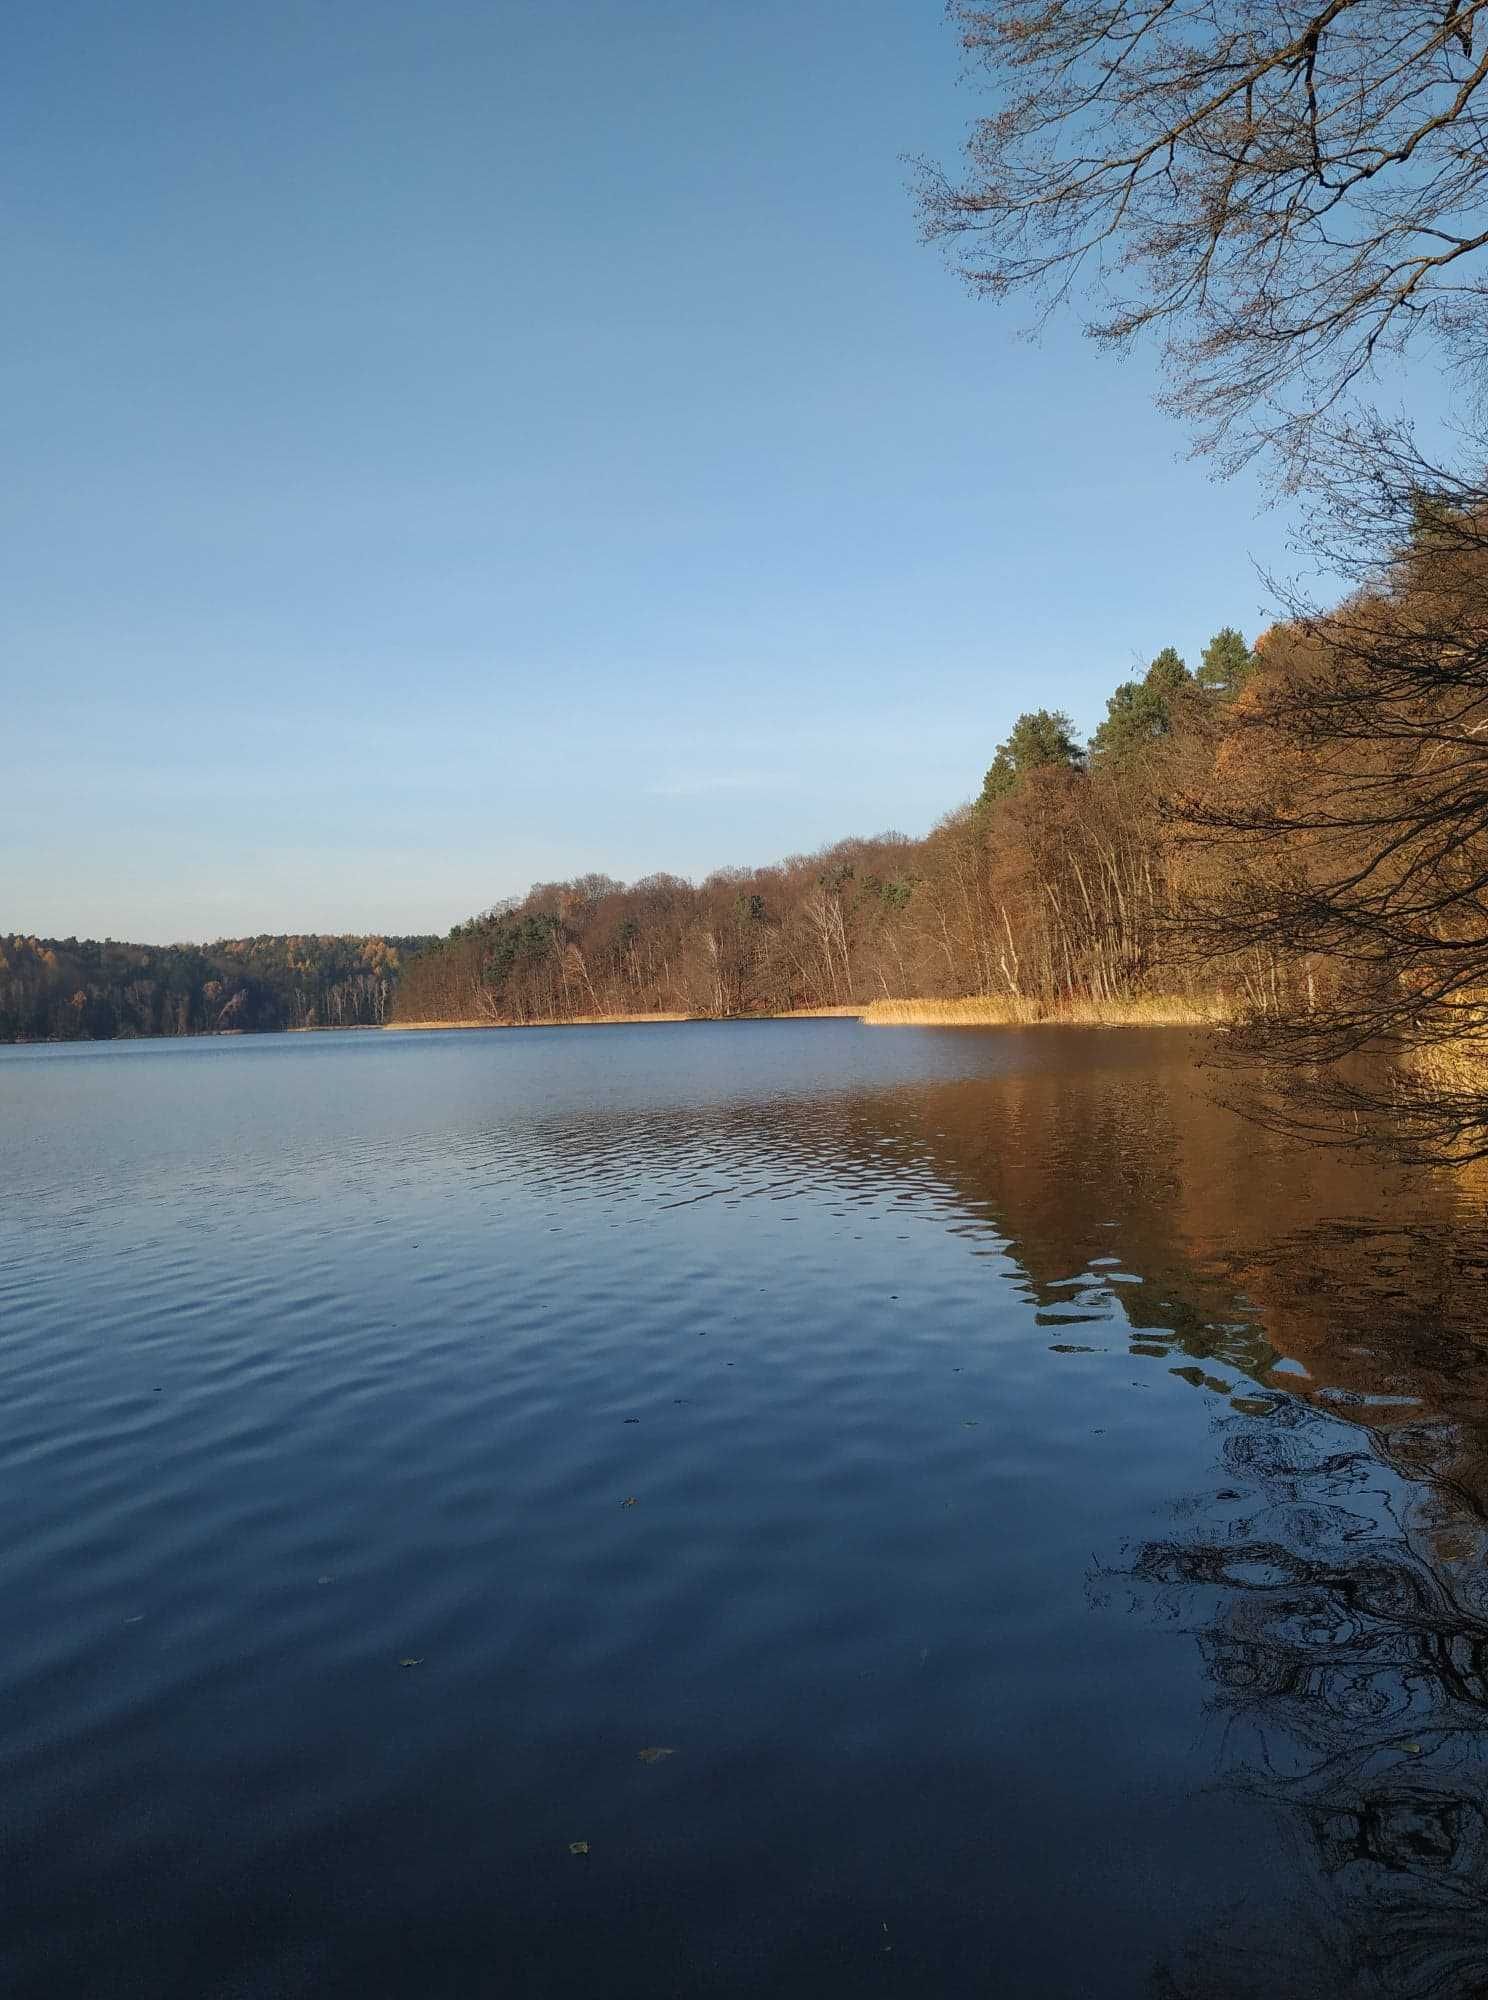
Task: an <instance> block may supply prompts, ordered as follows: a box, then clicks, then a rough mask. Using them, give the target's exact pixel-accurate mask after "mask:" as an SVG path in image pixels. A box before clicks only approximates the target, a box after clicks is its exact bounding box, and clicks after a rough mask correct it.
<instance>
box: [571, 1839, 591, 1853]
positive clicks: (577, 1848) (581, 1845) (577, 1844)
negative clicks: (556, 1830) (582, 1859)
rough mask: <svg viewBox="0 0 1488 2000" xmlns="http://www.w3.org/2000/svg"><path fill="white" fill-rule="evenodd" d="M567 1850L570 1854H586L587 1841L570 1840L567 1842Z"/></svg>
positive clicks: (587, 1848)
mask: <svg viewBox="0 0 1488 2000" xmlns="http://www.w3.org/2000/svg"><path fill="white" fill-rule="evenodd" d="M568 1851H569V1853H570V1854H587V1853H588V1852H589V1843H588V1841H587V1840H571V1841H570V1842H569V1843H568Z"/></svg>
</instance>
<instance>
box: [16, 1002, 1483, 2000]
mask: <svg viewBox="0 0 1488 2000" xmlns="http://www.w3.org/2000/svg"><path fill="white" fill-rule="evenodd" d="M1201 1053H1202V1045H1201V1044H1198V1043H1196V1042H1194V1041H1192V1040H1190V1039H1189V1038H1188V1037H1185V1036H1184V1035H1181V1034H1173V1033H1168V1034H1148V1033H1138V1032H1134V1031H1116V1032H1105V1033H1102V1032H1099V1031H1078V1030H1054V1029H1043V1030H1038V1029H1036V1030H1033V1031H1029V1032H1007V1031H987V1032H971V1031H965V1030H961V1031H942V1032H935V1031H920V1030H883V1029H877V1030H875V1029H869V1028H864V1027H862V1026H860V1025H859V1024H858V1023H856V1022H852V1021H802V1022H788V1023H771V1022H760V1023H734V1024H685V1025H680V1026H644V1027H634V1028H625V1027H617V1028H600V1029H559V1030H540V1029H536V1030H523V1031H508V1032H495V1033H466V1034H460V1033H454V1034H420V1035H413V1034H410V1035H397V1034H382V1035H378V1034H354V1033H353V1034H345V1035H332V1034H327V1035H300V1036H266V1037H262V1038H247V1039H238V1040H215V1041H210V1040H208V1041H188V1042H176V1043H162V1042H139V1043H128V1044H124V1043H121V1044H98V1045H87V1046H70V1047H43V1048H10V1049H5V1050H0V1395H3V1409H4V1432H3V1438H4V1446H3V1455H0V1518H3V1520H4V1523H5V1536H4V1545H3V1583H4V1590H3V1603H4V1606H5V1614H6V1616H5V1643H4V1649H3V1661H4V1667H3V1683H4V1685H3V1718H4V1745H5V1772H4V1790H3V1813H0V1829H3V1831H0V1839H3V1844H4V1877H3V1879H4V1884H5V1891H6V1898H5V1900H6V1915H5V1921H4V1926H3V1931H0V1990H3V1991H4V1992H5V1993H6V1994H7V1996H9V2000H17V1996H21V1995H27V1996H29V1995H33V1994H34V1995H39V1996H40V1995H45V1996H57V1995H64V1994H78V1995H86V1996H88V2000H107V1996H113V1995H141V1996H149V2000H166V1996H182V2000H208V1997H210V2000H217V1996H221V2000H229V1996H231V2000H249V1996H252V2000H270V1996H272V2000H283V1996H299V1995H307V1996H308V1995H314V1996H317V2000H320V1996H328V1995H329V1996H342V1995H344V1996H358V1997H359V2000H363V1996H399V2000H401V1996H405V1995H407V1996H417V2000H444V1996H449V2000H456V1996H458V2000H471V1996H483V1995H491V1996H498V1995H499V1996H502V2000H512V1996H543V2000H547V1996H560V1995H561V1996H568V1995H576V1996H577V1995H582V1996H592V2000H616V1996H624V1997H625V2000H628V1997H629V1996H635V1997H636V2000H641V1996H645V1997H646V2000H658V1996H671V1995H676V1996H689V2000H690V1996H696V1995H728V1996H734V1995H745V1994H748V1995H770V1996H777V1997H778V1996H797V1995H799V1996H802V2000H806V1996H812V2000H822V1996H837V1995H842V1996H848V1995H852V1996H858V1995H865V1994H867V1995H872V1994H914V1995H927V1996H942V1995H944V1996H951V1995H962V1994H966V1995H972V1994H975V1995H988V1996H1008V1997H1009V2000H1024V1996H1029V1997H1030V2000H1043V1996H1050V2000H1054V1997H1055V1996H1058V2000H1066V1996H1075V1995H1092V1996H1101V2000H1120V1996H1126V1995H1132V1996H1137V1995H1140V1996H1169V2000H1172V1996H1189V1995H1193V1996H1199V1995H1204V1996H1241V1995H1247V1996H1252V1995H1261V1994H1265V1995H1268V1996H1275V1995H1277V1994H1286V1995H1289V1996H1295V1995H1312V1994H1317V1995H1340V1996H1341V1995H1348V1996H1359V1995H1363V1996H1370V1995H1376V1994H1378V1995H1380V1996H1389V2000H1402V1996H1412V1995H1418V1994H1419V1995H1427V1994H1431V1995H1435V1996H1457V1995H1460V1994H1468V1993H1471V1992H1478V1991H1481V1990H1483V1981H1484V1978H1485V1972H1484V1967H1485V1963H1488V1901H1485V1894H1484V1892H1485V1888H1488V1817H1485V1815H1488V1739H1485V1736H1484V1734H1483V1727H1484V1722H1485V1719H1488V1681H1485V1675H1488V1583H1485V1574H1488V1573H1485V1569H1484V1566H1483V1559H1484V1541H1485V1527H1484V1524H1485V1519H1488V1511H1485V1510H1488V1404H1485V1395H1484V1391H1485V1385H1488V1309H1485V1306H1488V1291H1485V1286H1484V1282H1483V1281H1484V1275H1485V1269H1488V1231H1485V1213H1484V1205H1483V1188H1482V1186H1481V1184H1480V1183H1479V1182H1477V1181H1473V1180H1470V1179H1469V1180H1458V1181H1456V1182H1453V1181H1450V1180H1446V1179H1438V1178H1433V1177H1417V1178H1414V1179H1411V1180H1404V1179H1400V1180H1396V1179H1392V1178H1391V1177H1390V1176H1388V1175H1386V1174H1385V1173H1383V1172H1381V1171H1379V1170H1376V1169H1374V1168H1371V1167H1369V1166H1367V1165H1366V1164H1364V1163H1363V1162H1361V1161H1360V1160H1358V1159H1355V1158H1345V1159H1338V1158H1334V1157H1330V1156H1327V1155H1323V1154H1320V1153H1317V1152H1309V1151H1305V1150H1302V1149H1299V1148H1297V1147H1296V1146H1294V1145H1291V1144H1289V1143H1287V1142H1284V1141H1282V1140H1280V1139H1276V1138H1273V1137H1270V1136H1268V1135H1267V1134H1266V1133H1264V1132H1263V1131H1261V1130H1259V1129H1258V1128H1257V1127H1255V1126H1254V1125H1252V1124H1250V1123H1247V1122H1246V1121H1244V1120H1243V1119H1242V1118H1241V1117H1240V1116H1238V1115H1237V1114H1236V1113H1235V1112H1234V1111H1233V1110H1230V1109H1226V1108H1224V1106H1223V1105H1222V1104H1221V1103H1220V1102H1218V1101H1217V1099H1216V1096H1215V1093H1216V1092H1224V1091H1226V1090H1235V1089H1236V1088H1237V1085H1236V1083H1235V1080H1234V1079H1233V1078H1228V1077H1226V1076H1224V1075H1223V1074H1222V1073H1219V1072H1214V1071H1212V1070H1209V1069H1207V1068H1204V1067H1202V1066H1200V1064H1199V1063H1198V1062H1197V1060H1196V1058H1197V1056H1198V1055H1199V1054H1201Z"/></svg>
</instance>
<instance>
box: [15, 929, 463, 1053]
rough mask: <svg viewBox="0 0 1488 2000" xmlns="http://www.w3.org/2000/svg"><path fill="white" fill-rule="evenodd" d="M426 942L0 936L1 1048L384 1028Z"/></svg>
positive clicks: (411, 939)
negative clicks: (401, 979) (407, 962)
mask: <svg viewBox="0 0 1488 2000" xmlns="http://www.w3.org/2000/svg"><path fill="white" fill-rule="evenodd" d="M428 942H429V940H428V939H426V938H418V937H397V938H383V937H252V938H224V939H222V940H220V941H219V942H218V943H216V944H208V945H187V944H181V945H147V944H115V943H113V942H108V943H103V944H99V943H97V942H95V941H93V940H79V939H77V938H36V937H23V936H19V935H16V936H10V937H6V936H3V935H0V1041H109V1040H114V1039H117V1038H120V1037H130V1036H135V1035H203V1034H224V1033H228V1032H239V1033H255V1032H263V1031H265V1030H270V1029H275V1028H353V1027H380V1026H381V1025H382V1024H383V1023H384V1022H385V1021H387V1020H388V1019H389V1018H390V1017H391V1014H392V1006H393V998H394V995H395V993H396V991H397V985H398V975H399V972H400V970H401V968H402V965H403V961H404V959H405V958H406V957H407V956H408V955H409V954H410V953H412V952H414V951H417V949H418V948H419V946H420V945H423V944H426V943H428Z"/></svg>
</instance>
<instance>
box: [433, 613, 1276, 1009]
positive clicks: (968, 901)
mask: <svg viewBox="0 0 1488 2000" xmlns="http://www.w3.org/2000/svg"><path fill="white" fill-rule="evenodd" d="M1273 643H1274V642H1273V640H1271V639H1267V640H1266V641H1264V642H1263V643H1262V645H1261V647H1260V649H1259V652H1257V651H1253V650H1252V649H1251V647H1250V646H1248V645H1247V644H1246V642H1245V640H1244V638H1243V637H1242V636H1241V634H1240V633H1239V632H1238V631H1236V630H1234V629H1233V628H1226V629H1225V630H1223V631H1221V632H1219V633H1217V634H1216V635H1215V637H1214V638H1213V639H1212V640H1211V641H1210V643H1209V645H1208V646H1207V647H1206V648H1205V650H1204V653H1203V656H1202V658H1201V660H1200V661H1199V662H1198V663H1197V666H1196V667H1195V668H1194V669H1190V668H1189V666H1188V665H1187V663H1186V662H1185V661H1183V660H1182V659H1181V658H1180V657H1179V655H1178V653H1177V652H1176V651H1175V650H1174V649H1173V648H1172V647H1164V648H1163V649H1162V650H1161V651H1160V652H1158V653H1157V655H1156V656H1155V657H1154V659H1153V660H1152V662H1151V664H1150V665H1149V666H1148V667H1147V668H1146V670H1145V671H1144V672H1143V673H1142V674H1140V675H1139V676H1138V677H1136V678H1134V679H1132V680H1129V681H1126V682H1124V683H1122V684H1121V685H1120V686H1119V687H1118V688H1117V689H1116V690H1115V692H1114V693H1113V694H1112V696H1111V698H1110V701H1109V703H1108V706H1107V713H1106V717H1105V720H1104V721H1103V722H1102V723H1101V725H1100V727H1099V728H1098V729H1097V730H1096V731H1095V732H1094V734H1093V736H1092V737H1091V739H1090V742H1089V744H1088V745H1084V744H1082V743H1081V742H1080V741H1079V739H1078V737H1077V735H1076V732H1075V729H1074V725H1073V724H1072V722H1071V721H1070V719H1069V717H1068V716H1065V715H1063V714H1061V713H1057V712H1050V711H1048V710H1044V709H1040V710H1036V711H1034V712H1031V713H1028V714H1025V715H1023V716H1021V717H1020V718H1019V719H1018V721H1017V723H1016V724H1015V726H1014V727H1013V729H1012V731H1011V733H1010V734H1009V736H1008V738H1007V740H1006V741H1005V742H1004V743H1002V744H1000V745H998V746H997V748H996V751H995V754H994V755H993V757H992V760H991V764H990V767H989V769H988V771H987V774H986V779H985V782H984V784H983V786H982V789H981V792H980V794H979V796H978V797H977V798H976V799H975V800H974V801H973V802H971V803H969V804H966V805H963V806H961V807H959V808H958V809H956V810H954V811H952V812H950V813H948V814H947V816H946V817H945V818H944V819H943V820H942V821H941V822H940V824H939V825H938V826H937V827H936V828H935V829H934V830H933V831H932V832H931V833H930V834H929V835H928V836H926V837H924V838H920V839H911V838H908V837H906V836H905V835H903V834H899V833H881V834H878V835H875V836H873V837H870V838H855V839H847V840H842V841H839V842H838V843H837V844H836V845H834V846H832V847H829V848H827V849H825V850H824V851H822V852H821V853H817V854H811V855H797V856H794V857H792V858H790V859H788V860H785V861H782V862H779V863H776V864H774V865H772V866H767V867H756V868H728V869H721V870H719V871H717V872H716V873H714V874H712V875H710V876H708V877H707V879H706V880H705V881H703V882H702V883H700V884H698V885H696V886H694V885H693V884H692V883H691V882H688V881H686V880H683V879H682V878H681V877H679V876H675V875H652V876H649V877H647V878H646V879H645V880H643V881H639V882H634V883H632V884H630V885H628V886H627V885H625V884H623V883H620V882H617V881H614V880H613V879H611V878H610V877H609V876H607V875H603V874H592V875H584V876H580V877H578V878H577V879H575V880H573V881H570V882H548V883H539V884H538V885H536V886H535V887H534V888H532V889H531V890H530V891H529V892H528V894H527V895H526V896H525V897H522V898H521V899H519V900H513V901H510V902H505V903H500V904H498V905H496V906H495V907H494V908H493V909H491V910H488V911H486V912H485V913H484V914H482V915H480V916H476V917H473V918H472V919H471V920H470V921H469V922H468V923H465V924H461V925H459V926H457V927H456V928H455V929H454V930H453V931H451V933H450V935H449V936H448V937H447V938H443V939H441V940H439V941H438V942H437V943H435V944H433V945H431V946H430V947H429V948H428V949H427V950H426V951H424V952H423V953H422V954H420V955H419V956H418V957H417V958H415V959H414V960H413V961H412V962H411V963H410V965H409V966H408V968H407V970H406V973H405V976H404V979H403V981H402V984H401V986H400V989H399V995H398V1002H397V1008H396V1014H395V1019H396V1020H397V1021H398V1022H400V1023H406V1024H412V1023H416V1022H420V1021H436V1020H447V1021H473V1020H486V1021H492V1022H497V1021H503V1022H525V1021H538V1020H559V1021H561V1020H570V1019H580V1018H586V1017H592V1016H618V1015H647V1014H663V1013H673V1014H691V1015H710V1016H730V1015H741V1014H779V1013H787V1012H792V1011H796V1010H801V1009H810V1010H816V1009H826V1008H837V1007H845V1008H861V1007H867V1006H870V1005H872V1004H873V1003H885V1002H892V1001H905V1000H918V1001H934V1000H948V999H962V998H967V997H972V996H983V997H992V998H999V999H1001V1001H1003V1002H1004V1003H1005V1004H1006V1006H1007V1008H1008V1010H1009V1011H1011V1012H1013V1013H1015V1014H1016V1013H1019V1012H1027V1013H1030V1014H1037V1013H1046V1012H1057V1011H1058V1010H1059V1009H1060V1008H1061V1007H1067V1006H1069V1005H1070V1004H1071V1003H1085V1004H1088V1005H1092V1006H1093V1007H1095V1008H1097V1009H1104V1010H1106V1011H1107V1012H1108V1013H1109V1012H1114V1011H1115V1010H1117V1009H1119V1008H1121V1007H1123V1006H1130V1005H1132V1004H1133V1003H1137V1002H1140V1001H1141V1000H1143V999H1145V998H1150V997H1152V996H1155V995H1159V994H1160V995H1162V996H1163V997H1164V998H1166V999H1173V998H1176V997H1182V996H1184V995H1189V996H1192V997H1193V998H1195V999H1203V1000H1205V1001H1208V1000H1209V999H1210V998H1211V996H1212V994H1213V991H1214V988H1215V979H1214V975H1213V972H1212V970H1211V969H1210V968H1208V967H1203V968H1188V967H1184V966H1181V965H1179V964H1177V963H1176V962H1175V960H1174V957H1173V953H1172V949H1171V938H1165V935H1164V933H1165V926H1166V920H1167V919H1168V917H1169V915H1170V913H1171V912H1172V910H1173V909H1174V907H1175V905H1176V904H1177V903H1178V902H1179V901H1180V900H1181V898H1182V896H1183V893H1184V884H1185V882H1186V880H1187V879H1188V878H1189V877H1191V876H1193V875H1194V874H1195V873H1196V872H1197V873H1202V870H1203V866H1204V864H1203V863H1202V862H1201V861H1200V860H1199V859H1198V858H1197V856H1196V855H1194V854H1192V853H1190V852H1188V851H1187V850H1186V849H1185V848H1184V847H1183V845H1182V843H1181V842H1180V841H1179V840H1178V839H1177V837H1176V834H1175V829H1174V827H1173V825H1172V824H1171V818H1170V811H1171V804H1172V801H1173V799H1174V798H1175V796H1176V795H1177V794H1178V793H1180V792H1181V791H1183V790H1184V789H1185V788H1188V787H1191V786H1195V785H1199V786H1201V787H1202V788H1203V789H1204V790H1206V791H1207V792H1208V793H1210V794H1211V795H1214V796H1219V795H1222V789H1223V784H1224V781H1225V780H1224V773H1225V754H1224V753H1225V746H1226V745H1227V744H1228V743H1229V742H1230V740H1231V738H1232V735H1233V733H1234V732H1233V722H1234V717H1235V711H1236V710H1237V709H1238V708H1239V707H1240V706H1241V705H1242V704H1243V702H1244V699H1245V694H1246V690H1247V688H1248V687H1249V686H1250V685H1251V683H1252V680H1253V677H1255V676H1256V675H1257V674H1260V673H1262V672H1264V670H1265V669H1264V668H1263V666H1262V664H1261V663H1262V662H1264V661H1266V660H1267V659H1268V658H1269V656H1270V652H1271V648H1272V645H1273ZM1226 976H1227V978H1228V979H1229V980H1230V981H1231V983H1232V984H1234V985H1235V986H1236V987H1237V988H1239V989H1240V990H1241V991H1242V992H1246V993H1250V992H1259V991H1260V990H1261V986H1262V985H1263V984H1264V983H1265V982H1268V981H1272V980H1274V979H1275V978H1276V976H1277V974H1276V968H1275V966H1274V964H1273V963H1272V962H1271V961H1270V960H1268V959H1267V958H1266V956H1265V955H1264V954H1261V955H1259V956H1256V957H1255V958H1254V961H1253V962H1252V963H1250V964H1237V965H1236V966H1234V967H1233V968H1231V969H1230V970H1229V972H1228V973H1227V975H1226Z"/></svg>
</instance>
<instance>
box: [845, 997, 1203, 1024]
mask: <svg viewBox="0 0 1488 2000" xmlns="http://www.w3.org/2000/svg"><path fill="white" fill-rule="evenodd" d="M862 1018H863V1019H864V1020H865V1021H866V1022H867V1023H868V1024H869V1025H870V1026H871V1027H875V1028H1031V1027H1068V1028H1208V1027H1215V1026H1218V1025H1219V1024H1220V1023H1222V1022H1225V1021H1229V1020H1231V1019H1232V1018H1233V1010H1232V1009H1231V1008H1230V1006H1229V1005H1228V1004H1227V1002H1226V1000H1225V997H1224V996H1223V995H1222V994H1215V995H1212V996H1210V997H1208V998H1206V999H1202V1000H1194V999H1189V998H1187V997H1186V996H1183V995H1176V994H1161V993H1148V994H1141V995H1138V996H1136V997H1135V998H1132V999H1129V1000H1064V1001H1061V1002H1060V1003H1059V1004H1058V1005H1056V1006H1046V1005H1044V1004H1042V1003H1041V1002H1039V1001H1036V1000H1020V999H1017V998H1016V997H1015V996H1014V995H1012V994H1001V993H978V994H974V995H972V997H971V998H969V999H964V1000H875V1001H873V1002H872V1004H871V1005H870V1006H868V1007H865V1008H864V1010H863V1016H862Z"/></svg>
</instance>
